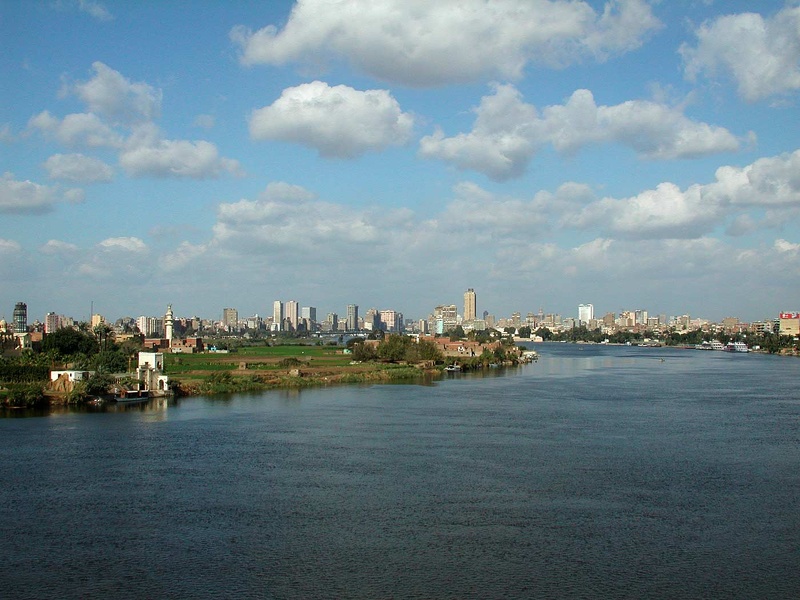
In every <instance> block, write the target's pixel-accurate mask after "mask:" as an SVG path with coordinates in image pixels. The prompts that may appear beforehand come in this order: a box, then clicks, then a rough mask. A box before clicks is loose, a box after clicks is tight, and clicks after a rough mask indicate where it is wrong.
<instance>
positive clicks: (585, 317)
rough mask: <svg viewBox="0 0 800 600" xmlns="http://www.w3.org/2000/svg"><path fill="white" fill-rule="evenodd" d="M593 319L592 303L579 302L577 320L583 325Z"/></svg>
mask: <svg viewBox="0 0 800 600" xmlns="http://www.w3.org/2000/svg"><path fill="white" fill-rule="evenodd" d="M593 319H594V305H592V304H579V305H578V321H579V322H580V323H581V324H583V325H588V324H589V321H591V320H593Z"/></svg>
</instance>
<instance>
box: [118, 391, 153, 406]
mask: <svg viewBox="0 0 800 600" xmlns="http://www.w3.org/2000/svg"><path fill="white" fill-rule="evenodd" d="M149 399H150V390H126V389H125V388H121V389H120V388H115V389H114V401H115V402H122V403H128V404H130V403H132V402H146V401H147V400H149Z"/></svg>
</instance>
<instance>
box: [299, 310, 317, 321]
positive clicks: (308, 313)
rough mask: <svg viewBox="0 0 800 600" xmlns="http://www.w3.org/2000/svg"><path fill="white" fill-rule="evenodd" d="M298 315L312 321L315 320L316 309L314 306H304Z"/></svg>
mask: <svg viewBox="0 0 800 600" xmlns="http://www.w3.org/2000/svg"><path fill="white" fill-rule="evenodd" d="M300 316H301V317H302V318H303V319H308V320H309V321H311V322H312V323H316V322H317V309H316V307H314V306H304V307H303V308H302V309H300Z"/></svg>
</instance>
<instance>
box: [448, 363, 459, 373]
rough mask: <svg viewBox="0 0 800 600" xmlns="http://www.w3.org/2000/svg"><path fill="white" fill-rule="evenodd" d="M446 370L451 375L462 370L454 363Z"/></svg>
mask: <svg viewBox="0 0 800 600" xmlns="http://www.w3.org/2000/svg"><path fill="white" fill-rule="evenodd" d="M444 370H445V371H448V372H449V373H456V372H458V371H460V370H461V366H460V365H457V364H455V363H453V364H452V365H447V366H446V367H445V368H444Z"/></svg>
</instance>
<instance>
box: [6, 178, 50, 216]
mask: <svg viewBox="0 0 800 600" xmlns="http://www.w3.org/2000/svg"><path fill="white" fill-rule="evenodd" d="M59 200H60V196H59V194H58V192H57V190H56V189H54V188H52V187H49V186H46V185H41V184H39V183H34V182H33V181H30V180H25V181H19V180H18V179H16V178H15V177H14V174H13V173H5V174H4V175H3V176H2V177H0V213H17V214H30V213H44V212H49V211H51V210H52V209H53V206H54V205H55V204H56V202H58V201H59Z"/></svg>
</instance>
